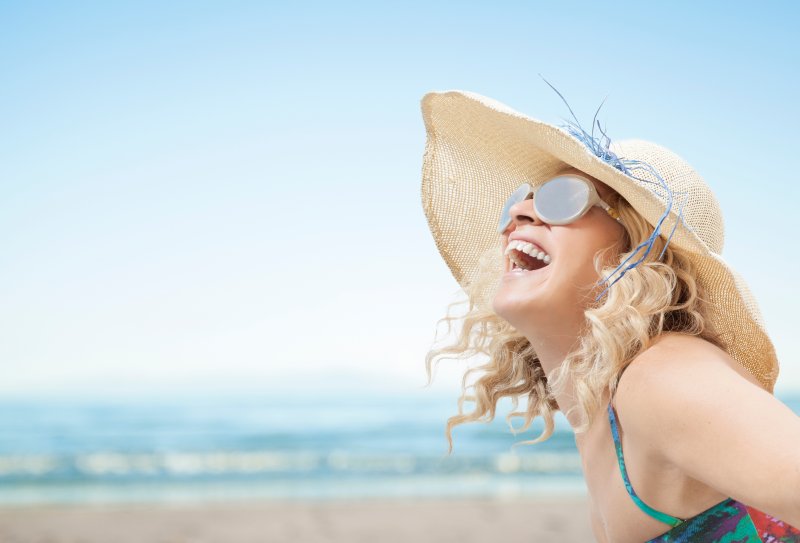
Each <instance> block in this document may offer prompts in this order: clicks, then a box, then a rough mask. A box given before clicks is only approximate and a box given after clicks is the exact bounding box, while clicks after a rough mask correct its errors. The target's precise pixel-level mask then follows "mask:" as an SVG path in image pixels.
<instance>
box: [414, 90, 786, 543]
mask: <svg viewBox="0 0 800 543" xmlns="http://www.w3.org/2000/svg"><path fill="white" fill-rule="evenodd" d="M556 92H558V91H556ZM422 112H423V118H424V121H425V126H426V131H427V142H426V148H425V156H424V159H423V183H422V197H423V198H422V201H423V208H424V211H425V214H426V217H427V219H428V223H429V226H430V228H431V232H432V234H433V237H434V240H435V242H436V245H437V247H438V249H439V251H440V253H441V254H442V256H443V258H444V259H445V261H446V262H447V264H448V266H449V267H450V269H451V271H452V273H453V275H454V276H455V278H456V279H457V280H458V281H459V283H460V284H461V285H462V287H463V288H464V290H465V292H466V293H467V295H468V298H469V308H468V311H467V313H466V314H465V315H464V316H463V317H462V318H461V330H460V333H459V337H458V340H457V342H456V343H455V344H454V345H450V346H446V347H442V348H439V349H434V350H432V351H431V352H430V353H428V357H427V360H426V363H427V368H428V372H429V376H430V371H431V364H432V362H433V361H434V360H435V359H437V358H438V357H441V356H444V355H447V356H449V357H452V356H453V355H456V356H470V355H474V354H479V355H482V356H483V357H484V358H485V360H486V362H485V363H484V364H483V365H481V366H479V367H476V368H474V369H472V370H469V371H468V372H467V373H468V374H470V373H473V372H474V373H477V374H478V379H477V380H476V381H475V383H474V384H473V385H471V388H472V389H473V394H471V395H467V394H466V382H467V375H465V379H464V383H465V388H464V395H463V396H462V400H465V399H469V400H472V401H474V402H475V410H474V411H472V412H470V413H464V412H463V410H461V409H460V410H459V411H460V412H459V414H458V415H456V416H454V417H451V418H450V419H449V420H448V424H447V438H448V441H449V442H450V450H451V451H452V437H451V431H452V428H453V426H455V425H457V424H462V423H465V422H471V421H478V420H481V421H485V420H487V418H489V419H490V418H493V417H494V415H495V407H496V404H497V401H498V400H499V399H500V398H502V397H510V398H512V400H513V403H514V406H515V407H516V406H517V405H518V403H517V402H518V399H519V398H524V399H526V400H527V408H526V410H525V411H524V412H515V413H512V415H519V416H524V418H525V424H524V425H523V427H522V429H523V430H524V429H527V428H528V427H529V426H530V423H531V422H532V420H533V419H534V418H535V417H537V416H541V417H542V418H543V420H544V422H545V430H544V432H543V433H542V435H540V436H539V437H538V438H537V439H535V440H533V441H527V442H524V443H526V444H534V443H538V442H541V441H544V440H546V439H548V438H549V437H550V435H551V434H552V431H553V423H554V419H553V416H554V413H555V411H561V412H563V413H564V415H565V417H566V418H567V420H568V421H569V424H570V425H571V426H572V428H573V430H574V432H575V441H576V444H577V448H578V451H579V453H580V456H581V460H582V466H583V473H584V477H585V480H586V484H587V488H588V490H589V498H590V504H591V510H590V518H591V522H592V528H593V531H594V534H595V536H596V538H597V540H598V541H601V542H610V543H642V542H667V541H669V542H679V541H680V542H684V541H685V542H695V543H711V542H717V541H720V542H721V541H738V542H748V543H752V542H767V541H770V542H786V541H798V542H800V530H798V529H797V528H796V527H800V417H798V416H797V415H795V414H794V413H793V412H792V411H791V410H790V409H789V408H788V407H787V406H786V405H784V404H783V403H781V402H780V401H779V400H778V399H776V398H775V397H774V395H773V394H772V392H773V389H774V385H775V381H776V379H777V376H778V361H777V359H776V356H775V350H774V347H773V344H772V342H771V340H770V339H769V336H768V335H767V332H766V331H765V329H764V326H763V322H762V319H761V315H760V313H759V309H758V306H757V303H756V301H755V299H754V298H753V296H752V294H751V293H750V291H749V290H748V288H747V286H746V284H745V282H744V281H743V280H742V278H741V277H740V276H739V275H738V274H737V273H736V272H735V270H733V269H732V268H731V267H730V266H729V265H728V264H727V263H726V262H725V261H724V260H723V259H722V257H721V256H720V253H721V252H722V245H723V223H722V215H721V211H720V209H719V205H718V203H717V200H716V198H715V197H714V195H713V193H712V192H711V190H710V189H709V187H708V186H707V185H706V183H705V182H704V181H703V179H702V178H701V177H700V175H699V174H698V173H697V172H695V171H694V170H693V169H692V168H691V166H689V165H688V164H687V163H686V162H685V161H683V160H682V159H681V158H680V157H678V156H677V155H675V154H674V153H672V152H671V151H669V150H668V149H665V148H664V147H661V146H659V145H656V144H653V143H649V142H645V141H642V140H627V141H622V142H615V143H613V144H612V143H611V142H610V140H609V139H608V137H607V136H606V135H605V134H604V133H602V132H601V131H600V134H599V135H602V136H603V137H595V135H594V128H593V130H592V132H587V131H586V130H584V129H583V128H582V127H580V125H579V124H574V123H568V124H567V125H565V126H562V127H556V126H553V125H550V124H547V123H543V122H541V121H538V120H536V119H533V118H530V117H527V116H525V115H523V114H521V113H518V112H516V111H514V110H512V109H511V108H509V107H508V106H506V105H504V104H501V103H499V102H497V101H495V100H492V99H490V98H487V97H484V96H480V95H478V94H474V93H470V92H462V91H449V92H431V93H428V94H427V95H425V97H424V98H423V100H422ZM445 320H447V321H448V322H449V321H451V320H453V318H452V317H450V316H449V313H448V316H447V317H445Z"/></svg>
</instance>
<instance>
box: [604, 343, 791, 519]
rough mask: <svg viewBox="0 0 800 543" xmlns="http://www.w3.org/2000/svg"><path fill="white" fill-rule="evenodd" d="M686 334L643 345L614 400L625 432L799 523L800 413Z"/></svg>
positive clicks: (726, 490)
mask: <svg viewBox="0 0 800 543" xmlns="http://www.w3.org/2000/svg"><path fill="white" fill-rule="evenodd" d="M734 364H737V362H736V361H735V360H733V359H732V358H730V357H729V356H728V355H727V353H725V352H724V351H722V350H721V349H718V348H716V347H714V346H712V345H711V344H709V343H707V342H705V341H703V340H700V339H697V338H692V337H687V338H686V339H681V340H679V341H677V342H676V341H673V342H670V343H666V342H665V343H663V344H661V345H658V344H657V345H656V346H655V347H653V348H651V349H648V350H646V351H645V352H644V353H642V354H641V355H640V356H639V357H637V359H636V360H634V362H633V363H632V364H631V365H630V366H629V367H628V368H627V369H626V370H625V373H624V374H623V377H624V378H623V379H620V382H619V390H618V391H617V393H616V395H615V403H616V405H617V406H618V408H619V409H621V410H624V411H625V416H626V420H625V423H626V431H628V432H629V434H630V435H635V436H636V437H635V438H634V439H637V440H638V439H644V440H646V442H647V443H650V444H651V446H652V447H653V448H654V449H655V450H657V451H659V452H660V453H661V454H662V455H663V457H664V459H665V460H666V461H667V462H670V463H671V464H673V465H675V466H677V467H678V468H679V469H681V470H682V471H683V472H684V473H686V474H687V475H688V476H690V477H692V478H694V479H697V480H698V481H701V482H703V483H704V484H707V485H708V486H710V487H712V488H714V489H716V490H717V491H719V492H721V493H722V494H725V495H726V496H730V497H732V498H734V499H736V500H739V501H741V502H742V503H744V504H746V505H750V506H753V507H755V508H756V509H759V510H761V511H763V512H765V513H767V514H769V515H772V516H774V517H776V518H778V519H780V520H782V521H784V522H788V523H789V524H791V525H792V526H796V527H800V417H798V416H797V415H796V414H795V413H793V412H792V411H791V409H789V408H788V407H787V406H786V405H785V404H783V403H782V402H781V401H780V400H778V399H777V398H775V397H774V396H773V395H771V394H770V393H768V392H766V391H765V390H763V389H762V388H760V387H758V386H757V385H755V384H753V383H751V382H750V381H748V380H747V379H746V378H745V377H743V376H742V375H740V374H739V373H737V371H736V370H735V369H734V367H733V366H732V365H734Z"/></svg>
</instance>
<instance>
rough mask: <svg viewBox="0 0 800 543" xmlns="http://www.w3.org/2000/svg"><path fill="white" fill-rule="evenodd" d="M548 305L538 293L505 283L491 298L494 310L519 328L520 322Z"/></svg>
mask: <svg viewBox="0 0 800 543" xmlns="http://www.w3.org/2000/svg"><path fill="white" fill-rule="evenodd" d="M548 305H549V304H548V302H547V300H545V299H542V296H541V295H540V294H539V293H536V292H531V291H527V292H526V291H523V290H521V289H519V288H514V287H513V286H512V285H507V284H504V285H501V286H500V288H499V289H498V291H497V293H496V294H495V296H494V298H493V299H492V309H493V310H494V312H495V313H497V315H498V316H500V317H502V318H503V319H505V320H506V321H508V322H509V323H510V324H511V325H512V326H514V327H515V328H520V326H519V324H520V323H523V322H524V321H526V320H528V319H530V317H531V315H533V314H536V313H538V312H541V311H543V310H544V308H546V307H548ZM550 307H552V306H550Z"/></svg>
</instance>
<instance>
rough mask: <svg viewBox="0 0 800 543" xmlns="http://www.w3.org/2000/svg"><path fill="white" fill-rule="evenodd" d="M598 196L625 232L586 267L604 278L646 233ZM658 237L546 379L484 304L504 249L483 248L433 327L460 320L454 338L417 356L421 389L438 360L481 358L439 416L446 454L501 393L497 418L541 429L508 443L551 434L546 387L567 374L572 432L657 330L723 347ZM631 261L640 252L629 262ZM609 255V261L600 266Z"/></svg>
mask: <svg viewBox="0 0 800 543" xmlns="http://www.w3.org/2000/svg"><path fill="white" fill-rule="evenodd" d="M584 175H585V174H584ZM598 182H599V181H598ZM605 200H606V201H607V203H609V204H610V205H611V206H613V207H615V208H616V209H617V210H618V211H619V213H620V215H621V217H622V220H623V226H624V230H625V231H624V234H623V235H624V240H623V244H622V245H621V246H622V247H624V250H623V251H621V252H618V254H616V255H614V254H613V253H610V252H609V251H612V250H616V249H614V248H613V247H611V248H608V249H603V250H600V251H598V252H597V253H596V254H595V256H594V268H595V270H596V271H597V274H598V278H601V277H603V278H604V277H608V276H610V275H611V273H612V272H613V271H614V270H615V269H616V268H617V266H618V265H619V264H620V263H622V261H624V260H625V259H626V258H627V257H628V256H629V255H630V254H631V252H632V249H633V248H635V247H637V246H638V245H639V244H640V243H641V242H642V241H644V240H646V239H647V238H648V237H649V236H650V234H651V233H652V230H653V227H652V226H651V225H650V224H649V223H648V222H647V221H646V220H645V219H644V217H642V215H640V214H639V212H637V211H636V210H635V209H634V208H633V207H631V205H630V204H629V203H628V202H627V201H626V200H625V199H624V198H622V197H621V196H620V195H619V194H618V193H616V192H613V191H612V193H611V196H609V197H608V198H606V199H605ZM665 243H666V237H665V236H664V235H663V233H662V234H661V235H660V236H659V237H658V238H657V239H656V240H655V242H654V243H653V246H652V248H651V250H650V253H649V254H648V255H647V257H646V258H645V259H644V260H643V261H642V262H641V263H640V264H639V265H638V266H636V267H635V268H633V269H631V270H628V271H627V272H626V273H625V276H624V277H623V278H622V279H620V280H619V281H617V282H616V283H615V284H614V285H613V286H612V287H611V288H610V289H608V291H607V292H606V295H605V296H604V297H603V298H602V299H601V300H600V301H597V302H595V303H593V304H591V305H590V307H588V308H587V309H586V310H585V311H584V315H585V317H586V332H585V334H583V335H582V336H581V337H580V338H579V345H578V347H577V348H576V349H575V350H573V351H572V352H570V353H569V354H568V356H567V357H566V359H565V360H564V361H563V363H562V364H561V365H560V366H559V367H558V368H556V369H555V370H553V372H552V373H551V376H550V379H549V380H548V378H547V376H546V375H545V372H544V369H543V368H542V366H541V364H540V362H539V359H538V357H537V354H536V352H535V351H534V349H533V347H532V346H531V344H530V342H529V341H528V340H527V339H526V338H525V336H523V335H522V334H521V333H519V332H518V331H517V330H516V329H515V328H514V327H513V326H511V325H510V324H509V323H508V322H507V321H506V320H504V319H503V318H501V317H500V316H498V315H497V314H496V313H495V312H494V311H493V309H492V305H491V300H492V295H493V293H494V291H495V290H496V288H497V285H498V284H499V280H500V274H501V273H502V265H500V266H498V263H500V262H502V259H503V254H502V248H501V247H500V244H499V243H498V245H497V246H496V247H492V248H491V249H490V250H488V251H486V252H485V253H484V254H483V255H482V257H481V259H480V264H479V266H478V270H477V273H476V274H475V279H474V280H473V281H472V282H471V283H469V284H468V285H466V286H465V287H464V292H465V293H466V295H467V299H466V300H458V301H455V302H452V303H450V304H449V305H448V306H447V310H446V315H445V317H443V318H441V319H439V321H437V323H436V327H437V329H438V326H439V324H440V323H442V322H445V323H446V324H447V330H448V333H449V332H450V331H451V323H452V322H453V321H455V322H459V323H461V325H462V326H461V330H460V332H459V333H458V334H457V339H456V340H455V342H454V343H453V344H451V345H446V346H444V347H441V348H432V349H431V350H430V351H429V352H428V353H427V355H426V357H425V365H426V370H427V374H428V383H427V385H426V386H428V385H430V383H431V381H432V371H431V370H432V365H433V364H434V363H438V362H439V361H440V360H441V359H445V358H447V359H454V358H455V359H461V358H468V357H472V356H476V355H478V356H484V357H488V361H487V362H486V363H484V364H482V365H480V366H477V367H475V368H471V369H468V370H467V371H466V372H465V373H464V376H463V379H462V394H461V397H460V398H459V400H458V414H457V415H454V416H452V417H450V418H448V419H447V427H446V430H445V433H446V436H447V440H448V443H449V449H448V455H449V454H451V453H452V451H453V439H452V430H453V427H455V426H457V425H459V424H464V423H468V422H474V421H481V422H490V421H492V420H493V419H494V417H495V414H496V408H497V402H498V401H499V400H500V399H501V398H503V397H510V398H511V399H512V404H513V408H512V409H513V410H512V412H511V413H509V414H508V415H507V416H506V422H507V423H508V424H509V427H510V428H511V429H512V431H514V432H515V433H516V431H524V430H527V429H528V428H529V427H530V424H531V422H532V421H533V419H534V418H535V417H536V416H541V417H542V418H543V420H544V423H545V427H544V430H543V431H542V433H541V434H540V435H539V436H538V437H537V438H536V439H534V440H530V441H524V442H521V443H516V444H514V446H518V445H525V444H534V443H539V442H543V441H546V440H547V439H549V438H550V437H551V435H552V434H553V430H554V414H555V412H556V411H559V410H560V409H559V406H558V403H557V402H556V399H555V395H556V394H554V392H558V393H560V392H561V391H563V389H564V387H565V386H566V384H567V382H568V380H569V376H570V375H571V376H572V379H573V384H574V387H575V390H574V393H575V396H576V399H577V401H576V404H575V406H574V407H573V409H577V411H578V414H579V417H580V420H581V423H580V424H579V425H578V426H577V427H576V428H575V429H574V431H575V433H578V434H580V433H583V432H585V431H586V430H588V429H589V427H591V425H592V422H593V420H594V416H593V414H594V413H596V411H597V409H598V407H599V406H600V401H601V398H602V394H603V392H604V390H608V391H609V392H610V393H611V394H613V393H614V391H615V390H616V386H617V381H618V379H619V376H620V375H621V373H622V370H624V368H625V367H626V366H627V365H628V364H629V363H630V362H631V361H632V360H633V359H634V358H635V357H636V356H637V355H638V354H639V353H641V352H642V351H643V350H645V349H647V348H648V347H649V346H650V345H651V344H652V343H653V341H654V339H655V338H656V337H658V336H659V335H660V334H662V333H664V332H681V333H684V334H689V335H693V336H699V337H701V338H703V339H705V340H707V341H709V342H711V343H713V344H714V345H716V346H718V347H720V348H723V350H724V346H723V343H722V341H721V340H720V337H719V334H718V333H717V332H716V331H715V330H713V329H712V327H711V324H710V319H709V314H710V309H709V306H708V304H707V301H706V298H705V292H704V290H703V288H702V285H701V284H700V283H698V282H697V280H696V278H695V277H696V276H695V273H694V267H693V265H692V262H691V260H690V259H689V258H688V256H687V253H686V252H685V251H684V250H682V249H680V248H679V247H676V246H674V245H672V244H669V245H667V249H666V251H665V252H664V255H663V257H662V260H660V261H659V260H658V256H659V255H660V254H661V251H662V249H663V248H664V245H665ZM617 247H619V246H617ZM609 256H610V257H611V258H610V259H609ZM640 257H641V250H640V251H639V252H638V253H637V254H636V255H635V256H634V257H633V258H632V259H631V260H630V261H629V262H633V261H635V260H637V259H638V258H640ZM609 261H613V262H614V263H613V264H612V265H610V266H608V262H609ZM604 263H605V265H604ZM615 277H616V276H615ZM465 303H466V304H468V310H467V312H466V314H464V315H462V316H457V317H454V316H451V310H452V309H453V307H454V306H457V305H459V304H465ZM472 373H478V374H480V376H479V378H478V379H477V381H476V382H475V383H474V384H473V385H470V387H467V378H468V377H469V376H470V375H471V374H472ZM468 388H472V389H474V394H472V395H468V394H467V390H468ZM521 396H527V399H528V404H527V409H526V411H524V412H523V411H516V409H517V408H518V406H519V398H520V397H521ZM465 401H472V402H474V403H475V409H474V411H472V412H471V413H466V414H465V413H464V410H463V405H464V402H465ZM565 415H569V413H565ZM512 417H524V418H525V422H524V424H523V426H522V427H520V428H518V429H515V428H514V427H513V425H512V424H511V419H512Z"/></svg>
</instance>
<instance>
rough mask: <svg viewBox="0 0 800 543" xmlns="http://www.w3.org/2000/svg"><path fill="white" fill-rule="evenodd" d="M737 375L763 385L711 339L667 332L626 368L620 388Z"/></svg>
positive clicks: (733, 376)
mask: <svg viewBox="0 0 800 543" xmlns="http://www.w3.org/2000/svg"><path fill="white" fill-rule="evenodd" d="M735 376H738V377H740V378H742V379H744V380H745V381H747V382H749V383H751V384H753V385H754V386H756V387H759V383H758V380H757V379H756V378H755V376H754V375H752V374H751V373H750V372H749V371H747V369H746V368H744V367H743V366H742V365H741V364H739V363H738V362H737V361H736V360H735V359H734V358H733V357H731V356H730V355H729V354H728V353H726V352H725V351H724V350H723V349H721V348H719V347H717V346H716V345H714V344H713V343H711V342H710V341H707V340H705V339H703V338H700V337H697V336H691V335H688V334H682V333H678V332H665V333H663V334H661V335H660V336H659V337H658V338H656V339H655V341H654V342H653V344H652V345H651V346H650V347H649V348H648V349H645V350H644V351H642V352H641V353H639V355H638V356H637V357H636V358H635V359H634V360H633V361H632V362H631V363H630V365H629V366H628V367H627V368H626V369H625V373H624V377H625V378H624V380H622V379H621V380H620V388H621V389H622V388H623V387H624V388H626V389H631V388H636V389H638V390H641V389H642V386H647V383H648V382H650V383H656V382H664V379H667V380H668V382H669V380H672V379H680V380H683V382H684V383H685V384H686V385H687V386H689V385H691V383H692V382H697V381H698V380H703V379H711V380H715V377H728V378H735ZM618 394H621V395H624V396H626V397H627V396H630V393H628V394H625V393H623V392H622V391H620V392H619V393H618ZM645 398H646V396H645ZM620 401H623V400H620Z"/></svg>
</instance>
